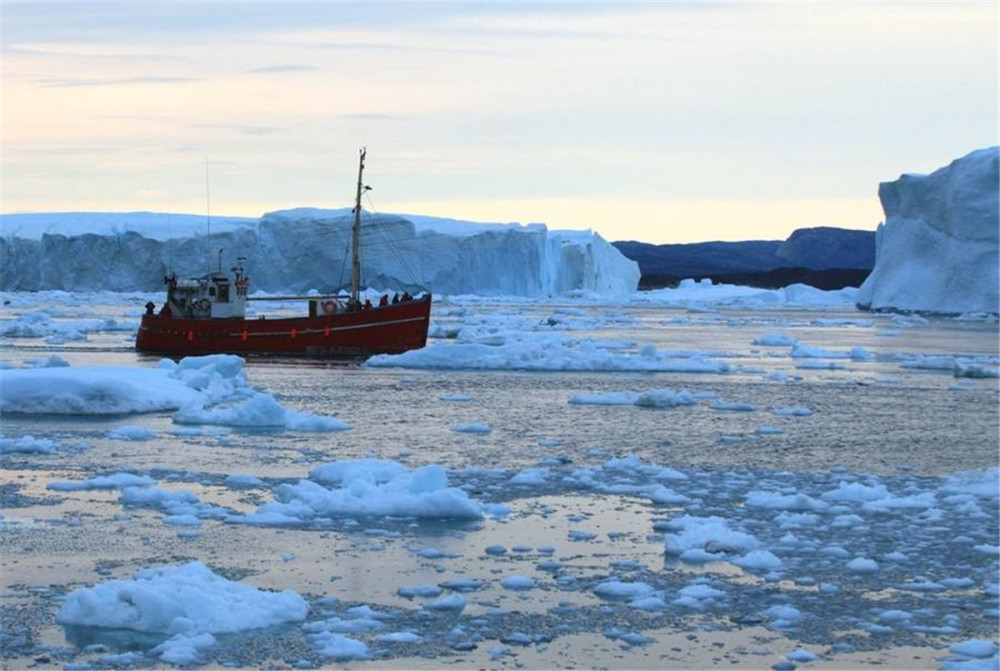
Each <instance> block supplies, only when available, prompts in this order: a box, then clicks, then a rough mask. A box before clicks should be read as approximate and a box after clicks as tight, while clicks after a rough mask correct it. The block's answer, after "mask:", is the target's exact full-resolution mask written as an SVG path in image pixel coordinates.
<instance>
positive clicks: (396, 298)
mask: <svg viewBox="0 0 1000 671" xmlns="http://www.w3.org/2000/svg"><path fill="white" fill-rule="evenodd" d="M397 303H399V292H398V291H397V292H396V293H394V294H393V295H392V304H393V305H396V304H397Z"/></svg>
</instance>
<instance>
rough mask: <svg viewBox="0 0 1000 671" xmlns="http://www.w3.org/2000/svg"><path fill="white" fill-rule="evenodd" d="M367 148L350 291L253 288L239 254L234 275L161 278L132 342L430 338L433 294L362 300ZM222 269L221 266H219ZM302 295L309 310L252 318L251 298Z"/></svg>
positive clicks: (154, 348) (349, 352)
mask: <svg viewBox="0 0 1000 671" xmlns="http://www.w3.org/2000/svg"><path fill="white" fill-rule="evenodd" d="M364 168H365V150H364V149H362V150H361V160H360V163H359V167H358V191H357V197H356V199H355V203H354V226H353V230H352V243H353V244H352V254H351V288H350V294H349V296H341V295H340V294H337V295H327V296H272V297H266V298H257V297H251V296H249V295H248V294H249V291H248V290H249V286H250V284H249V280H248V278H247V276H246V274H245V272H244V268H243V259H242V258H241V259H240V260H239V261H238V263H237V264H236V266H235V267H234V268H233V269H232V271H231V272H232V275H227V274H225V273H223V272H214V273H209V274H207V275H205V276H203V277H199V278H195V279H178V277H177V276H176V274H171V275H168V276H167V277H165V278H164V282H165V284H166V285H167V300H166V302H165V303H164V304H163V307H162V308H161V309H160V311H159V312H158V313H157V312H155V307H156V306H155V305H154V304H153V303H152V302H150V303H147V304H146V314H145V315H143V317H142V322H141V323H140V325H139V332H138V334H137V335H136V339H135V348H136V349H137V350H138V351H140V352H148V353H158V354H168V355H173V356H186V355H189V354H284V355H294V356H318V357H352V356H368V355H371V354H380V353H398V352H405V351H407V350H411V349H418V348H420V347H423V346H424V345H425V344H426V343H427V327H428V324H429V322H430V313H431V295H430V293H429V292H425V293H424V294H423V295H422V296H418V297H416V298H413V297H411V296H410V295H409V293H406V292H404V293H403V294H402V296H400V295H399V294H396V295H395V296H393V297H392V299H391V300H390V298H389V296H388V295H385V296H383V298H382V300H381V301H380V302H379V304H377V305H372V304H371V303H370V302H369V301H367V300H365V301H364V302H362V301H361V291H360V290H361V286H360V285H361V257H360V251H361V250H360V246H361V244H360V243H361V195H362V194H363V193H364V192H365V191H367V190H368V187H367V186H363V184H362V174H363V172H364ZM220 270H221V269H220ZM256 300H261V301H264V300H267V301H289V300H302V301H304V302H306V304H307V306H308V314H307V315H305V316H301V317H288V318H285V317H283V318H274V319H270V318H266V317H254V318H247V316H246V306H247V302H248V301H256Z"/></svg>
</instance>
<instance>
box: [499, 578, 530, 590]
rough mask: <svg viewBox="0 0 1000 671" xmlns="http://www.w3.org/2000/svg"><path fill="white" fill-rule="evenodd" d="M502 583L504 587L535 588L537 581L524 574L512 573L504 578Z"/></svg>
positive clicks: (516, 588)
mask: <svg viewBox="0 0 1000 671" xmlns="http://www.w3.org/2000/svg"><path fill="white" fill-rule="evenodd" d="M500 585H501V586H502V587H503V588H504V589H512V590H528V589H534V588H535V581H534V580H532V579H531V578H527V577H525V576H523V575H512V576H508V577H506V578H504V579H503V580H502V581H501V582H500Z"/></svg>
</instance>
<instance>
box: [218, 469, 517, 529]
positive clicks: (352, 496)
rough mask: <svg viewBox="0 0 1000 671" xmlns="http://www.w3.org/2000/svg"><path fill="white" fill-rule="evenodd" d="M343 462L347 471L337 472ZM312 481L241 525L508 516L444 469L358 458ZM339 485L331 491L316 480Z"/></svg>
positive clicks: (278, 496)
mask: <svg viewBox="0 0 1000 671" xmlns="http://www.w3.org/2000/svg"><path fill="white" fill-rule="evenodd" d="M339 464H343V467H340V468H338V465H339ZM310 477H311V478H313V479H311V480H300V481H299V482H298V483H297V484H284V485H279V486H278V487H277V488H276V489H275V490H274V496H275V501H274V502H273V503H267V504H264V505H263V506H261V507H259V508H258V509H257V511H256V512H254V513H251V514H249V515H246V516H236V515H234V516H231V517H230V518H228V521H230V522H236V523H242V524H262V525H283V524H284V525H288V524H292V525H294V524H303V523H306V522H312V521H316V520H322V519H329V518H336V517H351V516H378V517H384V516H397V517H420V518H442V519H448V518H471V519H479V518H481V517H483V516H484V515H485V514H491V515H503V514H505V513H506V507H504V506H487V505H484V504H482V503H479V502H477V501H474V500H472V499H470V498H469V496H468V494H466V493H465V492H464V491H463V490H461V489H458V488H455V487H449V486H448V475H447V472H446V470H445V469H444V467H442V466H438V465H429V466H423V467H420V468H418V469H416V470H414V471H409V470H407V469H406V467H404V466H402V465H401V464H397V463H395V462H380V461H377V460H358V461H347V462H338V463H337V464H330V465H329V468H326V469H324V468H323V467H320V468H319V469H316V470H315V471H313V473H312V474H310ZM317 479H319V480H321V481H326V482H336V484H338V485H339V487H336V488H333V489H331V488H327V487H324V486H323V485H322V484H319V482H316V481H315V480H317Z"/></svg>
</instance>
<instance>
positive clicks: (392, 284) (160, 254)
mask: <svg viewBox="0 0 1000 671" xmlns="http://www.w3.org/2000/svg"><path fill="white" fill-rule="evenodd" d="M352 219H353V216H352V215H351V210H349V209H340V210H321V209H315V208H298V209H293V210H283V211H279V212H271V213H269V214H265V215H264V216H263V217H261V219H260V220H259V221H255V220H252V219H232V218H230V219H227V220H225V221H224V222H223V224H224V225H222V226H221V228H219V229H216V230H217V232H216V233H213V234H212V236H211V241H210V242H206V240H205V238H204V236H203V235H201V233H202V230H201V227H200V226H197V225H192V219H191V217H190V215H167V214H153V213H136V214H134V215H131V216H130V215H127V214H120V213H118V214H111V213H74V216H70V215H68V214H66V213H62V214H51V215H45V214H32V215H4V216H3V226H4V230H6V231H11V232H12V235H7V236H4V237H3V238H0V287H3V288H4V289H7V290H22V291H38V290H42V289H66V290H71V291H93V290H102V289H110V290H115V291H157V290H159V289H160V288H161V287H162V284H163V276H164V275H165V274H166V273H168V272H170V271H176V272H177V274H178V275H180V276H182V277H183V276H194V275H202V274H203V273H204V272H205V263H206V257H205V254H206V251H205V250H206V249H212V250H217V249H224V250H225V260H226V262H227V263H231V262H232V261H235V260H236V257H238V256H244V257H246V268H247V271H248V273H249V276H250V281H251V289H252V290H263V291H271V292H288V291H294V292H300V291H308V290H310V289H317V290H319V291H323V292H326V291H334V290H337V289H340V288H342V287H344V286H345V283H346V280H347V278H348V277H349V275H350V272H349V269H347V270H346V271H345V263H346V262H347V259H348V258H349V256H348V255H347V254H345V251H346V250H348V249H349V246H350V239H351V223H352ZM88 225H89V228H87V226H88ZM85 230H86V231H98V233H96V234H95V233H89V232H88V233H84V232H83V231H85ZM361 250H362V256H361V259H362V269H361V273H362V277H363V278H365V280H366V283H367V284H369V285H370V286H372V287H374V288H376V289H378V290H383V291H384V290H388V291H403V290H404V289H406V290H409V291H411V292H412V291H415V290H417V289H419V288H426V289H429V290H431V291H433V292H435V293H439V294H467V293H470V294H480V295H487V296H496V295H505V296H535V297H538V296H557V295H562V294H566V293H568V292H571V291H577V290H582V291H587V292H594V293H597V294H606V295H618V296H625V295H627V294H629V293H631V292H633V291H635V289H636V287H637V286H638V283H639V266H638V265H637V264H636V263H635V262H634V261H631V260H629V259H627V258H626V257H625V256H624V255H622V253H621V252H619V251H618V250H617V249H616V248H615V247H613V246H612V245H611V244H610V243H608V242H607V241H605V240H604V239H603V238H602V237H601V236H600V235H598V234H597V233H595V232H593V231H590V230H586V231H550V230H548V229H547V228H546V227H545V226H544V225H542V224H531V225H528V226H521V225H518V224H477V223H474V222H469V221H459V220H454V219H440V218H435V217H421V216H412V217H411V216H409V215H407V216H405V217H404V216H398V215H369V214H367V213H365V215H364V217H363V220H362V236H361ZM212 253H213V254H214V253H215V252H214V251H213V252H212ZM214 258H215V257H214V256H213V263H214Z"/></svg>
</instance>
